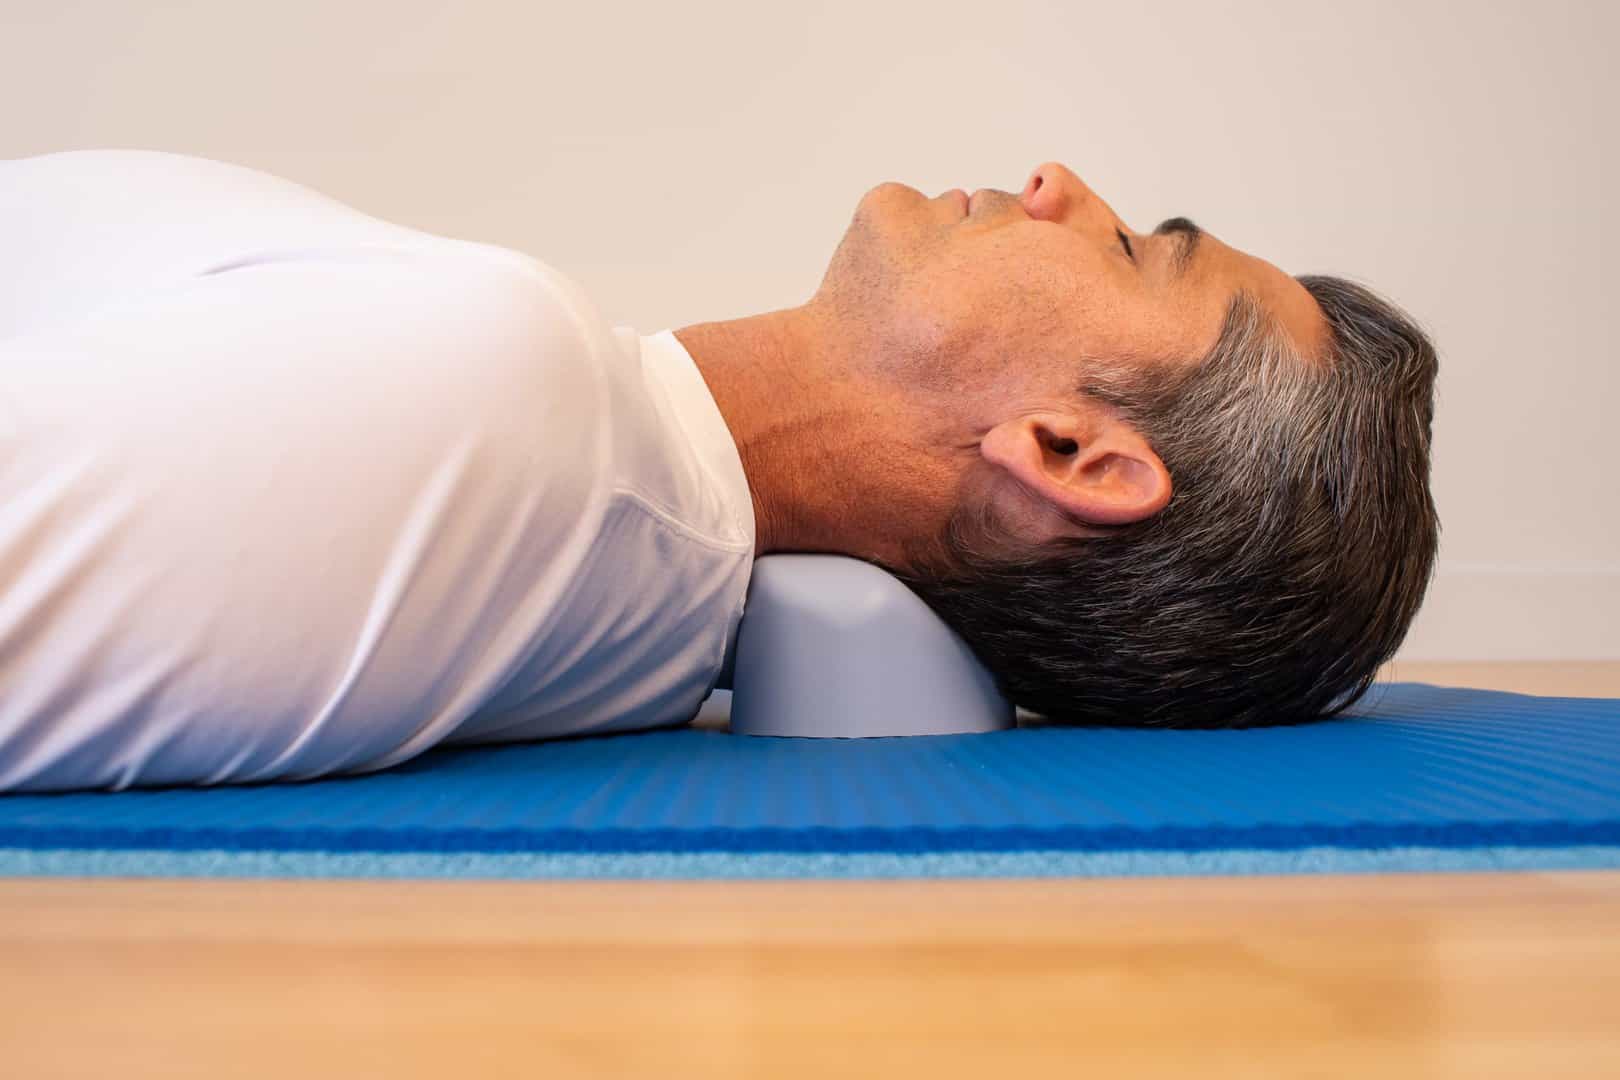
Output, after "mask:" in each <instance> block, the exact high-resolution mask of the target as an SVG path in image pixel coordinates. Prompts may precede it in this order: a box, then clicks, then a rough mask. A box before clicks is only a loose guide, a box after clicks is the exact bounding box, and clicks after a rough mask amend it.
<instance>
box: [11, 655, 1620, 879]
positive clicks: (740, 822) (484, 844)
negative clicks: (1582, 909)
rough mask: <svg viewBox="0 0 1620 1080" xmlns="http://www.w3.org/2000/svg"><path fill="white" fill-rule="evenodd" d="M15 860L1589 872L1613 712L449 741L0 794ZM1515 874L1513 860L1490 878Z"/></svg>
mask: <svg viewBox="0 0 1620 1080" xmlns="http://www.w3.org/2000/svg"><path fill="white" fill-rule="evenodd" d="M0 849H3V851H0V872H9V873H129V872H132V871H134V872H139V868H140V867H141V866H142V865H150V866H152V867H154V869H153V870H152V871H151V872H154V873H158V872H165V873H167V872H174V873H202V874H207V873H223V874H229V873H248V874H272V875H280V874H285V875H291V876H296V875H300V874H306V873H307V874H315V875H319V874H324V873H350V874H358V875H361V876H367V875H370V874H388V873H395V872H404V873H410V874H412V875H413V876H414V875H422V874H426V875H429V876H502V874H511V875H515V876H548V875H552V874H560V875H564V876H580V875H584V876H593V875H595V876H627V875H629V876H633V875H634V874H635V873H652V874H654V875H655V876H684V875H685V874H687V873H691V874H693V875H695V876H704V875H707V874H711V873H725V874H728V875H732V876H763V875H765V874H766V873H769V874H770V875H771V876H793V875H794V874H795V873H805V874H818V873H850V872H859V871H858V870H855V871H851V870H850V867H858V866H859V865H862V863H861V860H863V859H864V860H865V865H869V866H874V867H875V866H880V865H881V866H888V867H899V868H900V870H898V871H896V872H905V871H904V867H905V866H907V865H911V866H913V867H914V868H916V869H917V872H919V873H928V872H936V871H930V870H929V869H928V867H931V866H932V867H935V868H940V867H943V868H944V869H937V872H940V873H959V872H975V871H973V870H972V869H971V867H973V866H979V867H981V868H983V867H991V868H992V869H990V870H988V871H984V870H982V869H981V871H980V872H989V873H996V872H1007V873H1018V872H1028V871H1029V868H1030V862H1029V858H1023V859H1022V860H1020V858H1010V857H1011V856H1019V855H1020V853H1022V855H1024V856H1033V855H1035V854H1039V855H1040V857H1041V858H1043V859H1046V860H1047V863H1048V864H1049V865H1051V866H1054V867H1058V866H1063V865H1071V866H1081V864H1080V863H1076V862H1074V860H1073V859H1072V858H1071V859H1070V861H1069V863H1067V864H1065V862H1064V858H1065V856H1076V857H1077V856H1082V855H1083V856H1087V857H1088V858H1091V862H1090V863H1088V864H1085V865H1089V866H1091V867H1093V868H1097V867H1102V868H1103V869H1097V870H1095V872H1115V871H1109V870H1107V869H1106V867H1107V866H1108V865H1112V863H1110V862H1108V861H1107V860H1106V859H1099V858H1095V857H1101V856H1107V857H1109V858H1110V859H1112V860H1113V861H1114V863H1117V864H1118V865H1119V866H1121V867H1125V869H1121V870H1118V871H1117V872H1154V871H1153V867H1154V865H1158V866H1159V867H1160V868H1161V869H1163V870H1164V872H1221V870H1222V867H1223V865H1226V866H1227V868H1228V869H1230V867H1231V865H1237V864H1235V863H1232V861H1231V860H1230V859H1228V860H1227V862H1226V863H1225V864H1223V863H1222V861H1221V859H1220V858H1219V857H1217V858H1215V859H1214V860H1213V861H1212V860H1211V858H1209V857H1207V856H1210V855H1212V854H1213V855H1215V856H1219V854H1220V853H1222V852H1244V853H1247V854H1245V855H1244V856H1243V858H1242V859H1239V860H1238V861H1237V863H1241V864H1243V865H1248V866H1250V867H1251V868H1255V867H1258V868H1260V869H1265V867H1266V865H1267V863H1266V860H1265V859H1261V860H1260V861H1259V862H1255V861H1254V857H1253V853H1265V852H1288V853H1294V856H1297V857H1294V858H1293V862H1291V863H1289V864H1288V865H1287V866H1286V867H1284V868H1291V869H1305V870H1314V869H1335V868H1342V867H1336V866H1335V865H1334V859H1332V858H1331V857H1330V858H1326V859H1325V861H1324V859H1323V858H1322V856H1321V853H1323V852H1328V853H1330V854H1331V853H1332V852H1334V851H1355V852H1360V853H1362V855H1363V856H1365V855H1366V853H1369V852H1373V853H1376V852H1380V851H1382V852H1395V851H1403V850H1413V851H1423V852H1434V851H1451V852H1465V851H1467V850H1470V849H1472V850H1475V851H1476V855H1475V856H1473V857H1474V858H1475V859H1480V858H1484V856H1481V855H1478V854H1477V852H1486V851H1488V852H1492V853H1500V852H1502V851H1507V852H1510V853H1512V852H1519V853H1522V852H1524V851H1526V850H1533V849H1546V850H1548V851H1552V850H1558V851H1562V852H1569V851H1575V852H1577V853H1578V852H1581V851H1586V852H1588V855H1587V856H1578V857H1575V859H1574V861H1575V862H1581V861H1582V860H1583V859H1584V861H1585V862H1586V863H1587V864H1590V863H1591V862H1592V861H1593V858H1594V856H1592V855H1591V854H1590V853H1592V852H1607V854H1603V855H1602V856H1601V857H1596V858H1597V862H1598V863H1599V864H1602V865H1609V864H1611V863H1612V862H1613V860H1614V858H1615V856H1614V854H1613V853H1614V852H1615V851H1620V700H1609V699H1580V698H1543V697H1530V696H1526V695H1520V694H1504V693H1495V692H1488V691H1483V690H1458V689H1442V688H1438V687H1432V686H1426V685H1421V684H1411V683H1400V684H1393V685H1385V686H1380V687H1376V688H1375V689H1374V690H1373V691H1372V692H1371V693H1370V694H1369V695H1368V697H1367V698H1366V699H1364V700H1363V702H1362V703H1360V704H1359V705H1358V706H1356V708H1355V710H1354V714H1353V715H1352V716H1349V717H1344V718H1339V719H1335V720H1329V721H1323V722H1316V723H1309V724H1301V725H1294V726H1286V727H1274V728H1262V729H1254V730H1249V731H1150V730H1139V729H1124V728H1094V729H1074V728H1061V727H1026V728H1020V729H1017V730H1013V731H1006V732H1000V733H995V734H989V735H962V736H939V737H932V738H926V737H924V738H902V739H864V740H817V739H761V738H748V737H740V736H731V735H727V734H723V733H720V732H715V731H702V730H677V731H664V732H654V733H648V734H638V735H617V736H608V737H602V738H590V739H574V740H564V741H557V742H547V743H531V744H526V745H513V746H501V747H478V748H462V749H445V750H439V751H435V752H430V753H428V754H426V755H424V756H422V757H420V758H417V759H415V760H413V761H411V762H408V763H406V764H404V765H401V766H398V767H396V768H394V769H391V770H388V771H385V772H381V773H375V774H371V775H367V776H358V777H344V778H337V779H331V780H321V781H311V782H306V783H299V784H274V785H259V786H248V787H218V788H210V789H196V788H175V789H165V790H144V791H126V792H115V793H82V794H61V795H9V796H0ZM120 853H123V854H122V855H121V854H120ZM137 853H139V855H140V857H141V858H142V859H145V860H146V862H145V863H142V862H140V861H139V860H137V859H135V856H136V855H137ZM164 853H167V857H165V855H164ZM1154 853H1159V854H1160V855H1162V856H1164V858H1161V859H1159V861H1158V863H1157V864H1155V863H1154V862H1153V859H1154ZM1300 853H1309V858H1305V857H1303V856H1301V855H1300ZM647 857H652V859H653V861H651V862H649V859H648V858H647ZM840 857H841V858H844V862H843V863H842V864H840V863H839V862H838V858H840ZM638 858H639V860H640V861H639V863H638V861H637V860H638ZM851 858H853V859H854V861H850V860H851ZM1144 858H1145V859H1148V862H1147V863H1146V864H1144V863H1143V862H1142V860H1143V859H1144ZM1503 858H1506V862H1507V863H1512V862H1513V860H1514V859H1515V858H1522V856H1520V855H1511V854H1510V855H1509V856H1506V857H1500V856H1498V855H1495V854H1493V855H1492V856H1491V857H1490V860H1487V861H1486V865H1498V864H1503ZM390 859H392V860H393V861H392V863H390V861H389V860H390ZM683 859H684V860H686V861H685V863H684V864H683V862H682V860H683ZM795 859H797V860H798V861H797V862H796V863H795V861H794V860H795ZM503 860H504V862H503ZM593 860H594V862H593ZM658 860H661V861H658ZM750 860H754V861H755V862H757V864H758V867H759V869H758V870H757V872H756V871H750V869H749V866H750ZM908 860H910V861H909V863H908ZM998 860H999V861H998ZM1133 860H1134V861H1133ZM1245 860H1247V862H1245ZM1491 860H1494V862H1492V861H1491ZM1362 861H1363V863H1365V862H1366V859H1365V857H1363V860H1362ZM1385 861H1388V860H1387V859H1386V860H1385ZM1441 861H1442V862H1444V861H1445V860H1441ZM1564 861H1565V862H1566V863H1568V862H1569V861H1570V859H1569V858H1568V857H1565V859H1564ZM1410 862H1411V860H1407V863H1410ZM1452 862H1453V863H1455V862H1456V860H1452ZM1530 863H1531V864H1534V860H1533V859H1532V860H1531V861H1530ZM390 865H392V866H394V867H395V869H394V870H389V869H387V867H388V866H390ZM638 865H639V866H640V867H641V868H642V869H641V870H639V871H636V870H630V869H626V868H627V867H633V866H638ZM649 865H652V866H655V867H658V866H661V867H664V868H665V869H664V870H663V871H659V870H657V869H654V870H652V871H647V870H646V867H647V866H649ZM683 865H685V866H686V867H687V870H682V869H681V867H682V866H683ZM795 865H797V866H798V867H800V869H799V870H798V871H795V870H793V869H792V867H793V866H795ZM839 865H842V866H843V868H844V869H843V870H841V871H840V870H837V869H832V870H829V869H827V868H828V867H837V866H839ZM1271 865H1272V868H1274V869H1275V868H1276V867H1277V864H1276V862H1275V860H1273V861H1272V864H1271ZM1402 865H1405V864H1402ZM1416 865H1417V866H1419V867H1421V866H1422V865H1423V860H1422V858H1421V857H1420V858H1418V859H1417V861H1416ZM345 866H347V867H348V868H349V869H347V870H344V869H342V868H343V867H345ZM503 866H504V867H505V869H504V870H503V869H502V867H503ZM593 866H594V867H595V869H592V867H593ZM817 866H821V867H822V869H821V870H820V871H818V870H817V869H816V867H817ZM952 866H955V867H956V869H954V870H952V869H950V867H952ZM996 866H1000V867H1003V868H1004V869H1003V870H1000V871H997V870H995V869H993V868H994V867H996ZM1019 866H1023V867H1024V869H1023V870H1019V869H1018V867H1019ZM1129 866H1135V867H1136V868H1137V869H1136V870H1131V869H1129ZM1144 866H1146V870H1145V871H1144V870H1143V869H1142V868H1143V867H1144ZM187 867H190V869H187ZM322 867H326V869H325V870H323V869H321V868H322ZM333 867H337V869H335V870H334V869H332V868H333ZM399 867H405V870H400V869H399ZM525 867H526V868H527V869H524V868H525ZM570 867H572V869H569V868H570ZM615 867H617V869H615ZM704 867H709V869H707V870H705V869H703V868H704ZM715 867H720V869H718V870H717V869H715ZM784 867H787V869H785V870H784V869H783V868H784ZM1176 867H1180V868H1181V869H1179V870H1177V869H1175V868H1176ZM769 868H774V869H769ZM964 868H966V869H964ZM1164 868H1168V869H1164ZM1078 872H1090V871H1085V870H1084V868H1083V867H1082V869H1081V870H1080V871H1078Z"/></svg>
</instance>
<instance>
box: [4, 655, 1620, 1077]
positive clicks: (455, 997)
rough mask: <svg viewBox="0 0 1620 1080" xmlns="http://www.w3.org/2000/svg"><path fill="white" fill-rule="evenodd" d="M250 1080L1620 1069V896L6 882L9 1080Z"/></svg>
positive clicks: (1164, 888) (1104, 884)
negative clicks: (157, 1079) (137, 1079)
mask: <svg viewBox="0 0 1620 1080" xmlns="http://www.w3.org/2000/svg"><path fill="white" fill-rule="evenodd" d="M1394 676H1395V677H1396V678H1400V679H1409V680H1419V679H1421V680H1426V681H1435V682H1456V683H1459V684H1466V685H1492V686H1495V687H1498V688H1502V689H1518V690H1528V691H1533V692H1540V693H1567V694H1584V695H1612V696H1620V664H1592V665H1575V666H1570V665H1565V666H1557V665H1492V666H1491V667H1489V668H1481V667H1472V668H1469V667H1457V666H1451V667H1450V669H1449V670H1447V669H1446V668H1443V667H1441V666H1437V665H1404V666H1403V668H1402V669H1401V670H1398V671H1396V672H1395V673H1394ZM248 1075H252V1076H288V1077H311V1076H344V1077H369V1076H388V1077H436V1078H438V1077H454V1078H460V1077H482V1076H497V1077H504V1076H512V1077H517V1076H522V1077H558V1076H573V1075H578V1076H592V1077H598V1076H601V1077H608V1076H658V1077H668V1076H681V1075H693V1076H703V1077H749V1078H776V1077H785V1078H792V1077H812V1076H813V1077H828V1076H844V1075H885V1076H895V1077H911V1076H917V1077H926V1078H929V1080H933V1078H941V1077H974V1078H988V1077H1002V1076H1008V1077H1021V1076H1064V1077H1070V1076H1083V1075H1094V1076H1104V1077H1110V1078H1113V1077H1171V1076H1173V1077H1194V1076H1196V1077H1208V1076H1254V1077H1298V1076H1312V1077H1325V1076H1345V1077H1351V1076H1353V1077H1387V1076H1396V1077H1404V1076H1422V1077H1469V1078H1476V1077H1490V1076H1533V1077H1536V1078H1538V1080H1544V1078H1552V1077H1566V1076H1593V1077H1617V1076H1620V873H1568V874H1551V873H1536V874H1448V875H1416V874H1405V875H1402V874H1395V875H1350V876H1344V877H1328V876H1300V877H1275V878H1266V877H1250V878H1155V879H1112V880H1110V879H1102V880H1082V879H1075V880H1056V881H1054V880H1039V881H1037V880H1029V881H914V882H728V883H717V882H623V883H603V882H549V883H548V882H526V883H509V882H427V881H424V882H404V883H400V882H380V881H353V882H317V881H270V882H261V881H164V880H155V881H138V880H50V879H38V880H0V1076H5V1077H19V1078H25V1077H26V1078H32V1077H44V1076H95V1077H108V1076H118V1077H131V1076H163V1077H180V1076H198V1077H204V1076H206V1077H210V1078H213V1077H234V1076H248Z"/></svg>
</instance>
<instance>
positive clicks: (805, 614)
mask: <svg viewBox="0 0 1620 1080" xmlns="http://www.w3.org/2000/svg"><path fill="white" fill-rule="evenodd" d="M718 687H719V688H720V689H730V690H731V730H732V731H733V732H734V733H737V734H743V735H793V736H809V737H823V738H828V737H830V738H859V737H863V736H878V735H960V734H966V733H971V732H982V731H999V730H1001V729H1003V728H1010V727H1013V726H1014V724H1015V722H1016V714H1015V711H1014V709H1013V706H1012V705H1011V703H1009V702H1008V701H1007V699H1006V698H1004V697H1003V696H1002V695H1001V693H1000V691H999V690H997V689H996V685H995V681H994V679H992V677H991V675H990V672H989V671H988V670H986V668H985V667H984V665H983V664H981V663H980V662H979V659H978V657H976V656H974V654H973V652H972V650H971V649H969V648H968V646H967V644H966V642H964V641H963V640H962V639H961V638H960V637H959V636H958V635H957V634H956V633H955V631H953V630H951V628H950V627H948V626H946V625H945V623H944V622H942V621H941V620H940V618H939V616H937V615H935V614H934V612H933V610H932V609H931V608H929V607H928V605H927V604H925V603H923V601H922V598H921V597H919V596H918V595H917V594H916V593H914V592H912V591H911V590H910V589H908V588H907V587H906V586H905V585H904V584H902V583H901V582H900V581H899V579H897V578H895V577H894V576H892V575H891V574H889V573H888V572H887V571H885V570H883V569H881V568H880V567H878V566H875V565H873V564H871V563H868V562H862V561H861V560H859V559H853V558H847V557H845V556H842V555H807V554H806V555H798V554H795V555H767V556H763V557H761V558H759V559H757V560H755V562H754V566H753V572H752V575H751V577H750V579H749V583H748V595H747V597H746V599H745V601H744V605H743V617H742V622H741V623H740V624H739V625H738V628H737V634H736V637H735V640H734V641H733V643H732V651H731V652H729V653H727V655H726V660H725V666H724V668H723V669H722V671H721V674H720V681H719V683H718Z"/></svg>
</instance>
